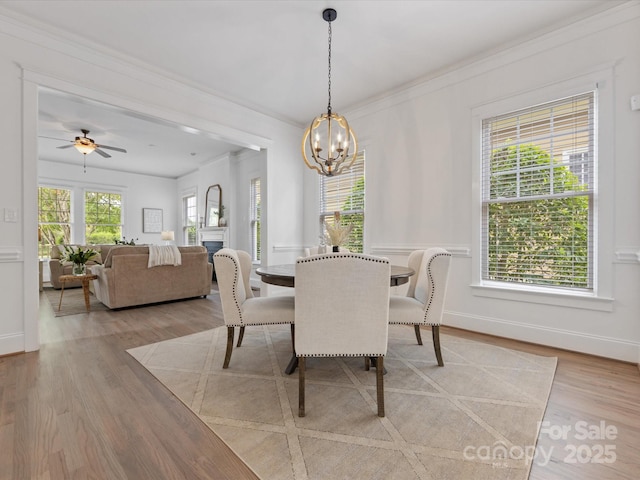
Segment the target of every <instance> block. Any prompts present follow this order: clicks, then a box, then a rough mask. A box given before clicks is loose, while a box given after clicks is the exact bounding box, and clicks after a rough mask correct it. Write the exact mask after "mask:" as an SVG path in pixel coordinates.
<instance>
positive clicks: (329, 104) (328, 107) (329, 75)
mask: <svg viewBox="0 0 640 480" xmlns="http://www.w3.org/2000/svg"><path fill="white" fill-rule="evenodd" d="M328 23H329V69H328V79H329V103H328V104H327V112H328V113H329V114H331V22H328Z"/></svg>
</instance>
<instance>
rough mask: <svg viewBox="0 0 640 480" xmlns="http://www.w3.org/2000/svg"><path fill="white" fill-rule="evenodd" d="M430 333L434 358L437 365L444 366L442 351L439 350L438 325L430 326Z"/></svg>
mask: <svg viewBox="0 0 640 480" xmlns="http://www.w3.org/2000/svg"><path fill="white" fill-rule="evenodd" d="M431 335H432V336H433V348H435V350H436V359H437V360H438V366H440V367H444V362H443V361H442V351H441V350H440V325H432V326H431Z"/></svg>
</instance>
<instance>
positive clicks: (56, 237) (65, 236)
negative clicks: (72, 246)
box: [38, 187, 71, 257]
mask: <svg viewBox="0 0 640 480" xmlns="http://www.w3.org/2000/svg"><path fill="white" fill-rule="evenodd" d="M38 238H39V242H38V255H39V256H40V257H48V256H49V252H50V251H51V246H52V245H58V244H60V243H71V190H66V189H62V188H48V187H38Z"/></svg>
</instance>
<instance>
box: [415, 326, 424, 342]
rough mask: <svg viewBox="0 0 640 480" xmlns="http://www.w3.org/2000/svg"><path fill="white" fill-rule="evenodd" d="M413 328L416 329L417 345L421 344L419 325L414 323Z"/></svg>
mask: <svg viewBox="0 0 640 480" xmlns="http://www.w3.org/2000/svg"><path fill="white" fill-rule="evenodd" d="M413 328H414V330H415V331H416V340H418V345H422V335H421V334H420V325H414V326H413Z"/></svg>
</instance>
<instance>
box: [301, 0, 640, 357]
mask: <svg viewBox="0 0 640 480" xmlns="http://www.w3.org/2000/svg"><path fill="white" fill-rule="evenodd" d="M596 81H597V82H599V85H598V87H599V88H598V90H599V92H600V100H601V102H600V112H599V114H600V123H599V164H600V172H599V181H600V186H599V187H600V194H599V198H598V209H599V215H600V217H599V235H598V256H599V262H598V278H599V281H600V283H599V286H598V292H597V295H596V298H589V299H587V298H583V297H579V296H578V297H576V296H557V295H555V296H550V295H526V294H521V293H512V292H508V291H506V292H505V291H488V290H486V289H482V288H478V287H474V286H473V285H474V284H476V283H478V282H477V281H478V278H476V277H477V271H478V265H479V262H480V256H479V242H478V239H479V235H478V232H479V218H480V216H479V211H480V203H479V191H478V188H477V184H478V181H479V175H478V173H479V169H478V165H479V155H478V151H479V145H480V142H479V136H478V135H477V134H478V128H477V122H479V118H477V117H476V116H474V115H475V114H477V113H479V112H482V111H483V109H487V108H489V107H490V106H491V105H492V104H494V103H496V102H497V103H500V104H501V105H502V106H503V107H504V108H506V110H504V111H502V112H500V113H506V112H508V111H510V110H509V108H508V106H511V107H512V108H515V105H516V104H517V103H518V102H519V101H522V100H523V99H529V101H531V102H532V103H530V104H529V105H535V104H536V103H539V102H542V101H545V100H553V99H555V98H562V96H563V95H566V94H567V92H570V93H574V94H575V93H581V90H578V91H575V90H573V89H574V88H582V87H583V86H584V85H585V82H586V84H588V85H590V88H594V87H595V82H596ZM638 93H640V4H638V3H637V2H636V3H633V4H626V5H624V6H623V7H621V8H618V9H615V10H614V11H610V12H607V13H605V14H604V15H602V16H600V17H598V18H594V19H590V20H586V21H584V22H579V23H577V24H574V25H573V26H571V27H569V28H566V29H564V30H562V31H557V32H554V33H552V34H550V35H547V36H545V37H542V38H540V39H537V40H535V41H532V42H529V43H526V44H523V45H520V46H518V47H515V48H513V49H511V50H509V51H506V52H503V53H501V54H499V55H496V56H493V57H491V58H489V59H487V60H485V61H482V62H478V63H476V64H474V65H470V66H467V67H465V68H461V69H459V70H457V71H454V72H450V73H448V74H446V75H443V76H441V77H438V78H434V79H432V80H431V81H429V82H426V83H424V84H422V85H420V86H418V87H415V88H413V89H410V90H407V91H404V92H399V93H397V94H396V95H394V96H392V97H389V98H386V99H384V100H382V101H380V102H377V103H375V104H371V105H367V106H365V107H363V108H362V109H360V110H358V111H353V112H343V113H346V116H347V118H348V119H349V123H350V125H351V126H352V128H354V130H355V132H356V134H359V135H366V137H368V138H369V141H368V145H367V148H366V162H367V165H366V196H367V212H366V222H367V229H368V232H367V234H368V238H369V240H370V242H369V246H370V252H371V253H374V254H380V255H387V256H390V257H391V258H392V259H393V260H394V261H396V262H398V263H402V262H406V255H407V254H408V252H410V251H411V250H412V249H414V248H424V247H429V246H444V247H445V248H449V249H451V250H452V251H453V253H454V258H453V262H452V271H451V276H450V280H449V290H448V296H447V302H446V310H447V311H446V314H445V323H447V324H450V325H454V326H459V327H462V328H466V329H470V330H476V331H482V332H487V333H491V334H495V335H501V336H507V337H512V338H518V339H522V340H526V341H531V342H535V343H543V344H548V345H554V346H558V347H562V348H568V349H572V350H578V351H584V352H590V353H593V354H597V355H603V356H607V357H612V358H619V359H624V360H628V361H632V362H636V361H637V359H638V349H639V345H640V295H639V293H640V264H639V260H640V216H639V215H638V213H637V212H638V205H640V188H638V187H639V180H638V179H640V162H639V161H638V154H639V152H640V111H631V109H630V106H629V99H630V97H631V96H632V95H633V94H638ZM547 95H550V96H551V97H550V98H545V97H546V96H547ZM554 95H558V96H557V97H554ZM522 106H527V105H522ZM314 180H315V179H313V178H311V179H309V176H306V177H305V181H306V186H307V187H308V188H312V184H310V183H309V181H314ZM308 207H309V208H308V209H307V210H308V211H309V210H310V209H311V208H310V207H311V206H309V205H308ZM310 222H315V218H306V226H307V228H306V229H305V233H306V232H308V231H309V230H310V229H311V227H310V225H311V223H310ZM311 231H313V229H311ZM313 240H314V239H313V238H308V237H307V238H306V241H307V242H310V241H311V242H312V241H313Z"/></svg>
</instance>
